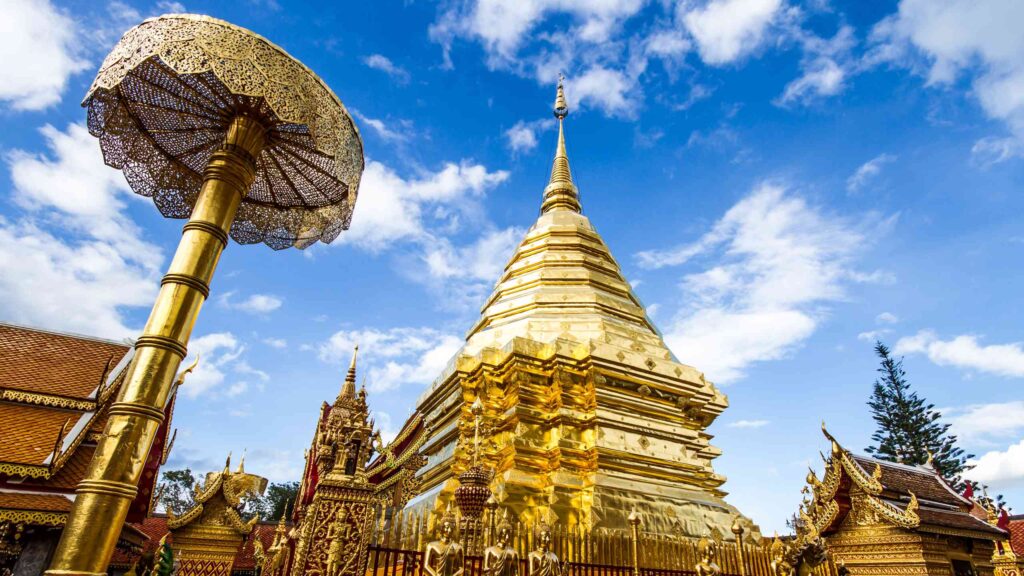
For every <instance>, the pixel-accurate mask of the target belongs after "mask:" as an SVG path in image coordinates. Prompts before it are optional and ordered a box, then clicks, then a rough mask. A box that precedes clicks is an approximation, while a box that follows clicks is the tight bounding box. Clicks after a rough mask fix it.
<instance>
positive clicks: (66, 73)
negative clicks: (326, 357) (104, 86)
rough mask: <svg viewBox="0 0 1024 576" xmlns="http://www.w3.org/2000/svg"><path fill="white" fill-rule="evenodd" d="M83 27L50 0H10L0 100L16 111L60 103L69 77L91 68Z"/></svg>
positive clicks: (0, 32) (1, 31) (0, 36)
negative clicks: (83, 44)
mask: <svg viewBox="0 0 1024 576" xmlns="http://www.w3.org/2000/svg"><path fill="white" fill-rule="evenodd" d="M79 32H80V31H78V30H76V27H75V24H74V22H73V21H72V20H71V18H69V17H68V16H67V15H66V14H64V13H63V12H62V11H60V10H58V9H57V8H55V7H54V6H53V4H51V3H50V1H49V0H8V1H7V2H5V3H4V17H3V18H0V54H3V55H4V65H3V66H2V67H0V101H5V102H8V103H9V104H10V105H11V107H12V108H14V109H16V110H40V109H43V108H46V107H48V106H52V105H54V104H56V103H58V102H60V99H61V95H62V94H63V93H64V89H65V88H66V87H67V83H68V79H69V78H70V77H71V76H73V75H74V74H77V73H79V72H82V71H83V70H85V69H87V68H89V66H90V65H89V62H88V61H87V60H86V59H85V58H83V57H82V50H81V47H80V46H79V45H78V44H77V40H78V39H79V38H80V34H79Z"/></svg>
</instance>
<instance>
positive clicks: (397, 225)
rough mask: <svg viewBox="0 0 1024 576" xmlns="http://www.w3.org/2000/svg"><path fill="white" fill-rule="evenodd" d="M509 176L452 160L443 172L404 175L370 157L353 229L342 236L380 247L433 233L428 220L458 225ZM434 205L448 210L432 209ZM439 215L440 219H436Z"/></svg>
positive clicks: (368, 246)
mask: <svg viewBox="0 0 1024 576" xmlns="http://www.w3.org/2000/svg"><path fill="white" fill-rule="evenodd" d="M508 176H509V173H508V172H507V171H505V170H497V171H494V172H491V171H489V170H488V169H487V168H486V167H484V166H483V165H481V164H473V163H471V162H468V161H463V162H461V163H459V164H455V163H452V162H449V163H447V164H445V165H444V167H443V168H442V169H441V170H439V171H437V172H427V173H424V174H422V175H421V176H420V177H419V178H411V179H404V178H402V177H400V176H399V175H398V174H396V173H395V172H394V171H393V170H391V169H390V168H388V167H387V166H385V165H384V164H381V163H380V162H375V161H373V160H371V161H369V162H367V163H366V170H365V172H364V173H363V180H362V184H361V185H360V194H359V206H358V207H357V208H356V210H355V213H354V215H353V217H352V227H351V228H350V229H349V231H348V232H346V233H345V234H342V235H341V236H340V237H339V240H340V241H341V243H347V244H355V245H357V246H360V247H362V248H365V249H368V250H374V251H377V250H382V249H384V248H386V247H387V246H389V245H391V244H392V243H394V242H398V241H403V240H406V241H408V240H414V241H415V240H423V239H425V238H428V237H431V235H430V233H429V231H428V230H427V228H428V222H427V221H428V220H429V221H430V224H436V225H438V226H441V227H446V228H452V227H457V224H458V221H457V219H458V210H459V209H460V208H465V207H466V206H470V205H475V204H477V203H478V201H479V199H480V198H481V197H483V196H484V194H486V192H487V191H488V190H490V189H492V188H494V187H495V186H497V185H498V184H501V183H502V182H504V181H505V180H507V179H508ZM460 204H461V205H462V206H460ZM430 208H442V209H443V210H441V211H434V212H428V209H430ZM438 214H440V215H441V217H440V218H438V217H435V216H436V215H438Z"/></svg>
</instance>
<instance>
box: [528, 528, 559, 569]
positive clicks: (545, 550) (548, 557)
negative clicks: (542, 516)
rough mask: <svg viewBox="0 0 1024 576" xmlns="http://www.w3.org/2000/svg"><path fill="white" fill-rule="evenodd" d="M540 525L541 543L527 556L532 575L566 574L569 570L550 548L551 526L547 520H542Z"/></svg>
mask: <svg viewBox="0 0 1024 576" xmlns="http://www.w3.org/2000/svg"><path fill="white" fill-rule="evenodd" d="M540 526H541V527H540V539H539V540H540V545H539V546H538V548H537V549H536V550H534V551H533V552H530V555H529V556H528V557H527V560H528V561H529V564H530V576H566V575H567V574H568V573H569V571H568V570H567V569H566V567H565V566H564V565H563V564H562V563H561V562H560V561H559V560H558V556H557V555H556V554H555V553H554V552H552V551H551V550H550V549H549V547H550V546H551V527H550V526H548V524H547V523H546V522H541V525H540Z"/></svg>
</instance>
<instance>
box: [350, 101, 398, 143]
mask: <svg viewBox="0 0 1024 576" xmlns="http://www.w3.org/2000/svg"><path fill="white" fill-rule="evenodd" d="M349 112H351V113H352V115H353V116H355V117H356V118H357V119H358V120H359V122H361V123H362V124H365V125H366V126H369V127H370V128H372V129H373V131H374V132H375V133H376V134H377V135H378V136H380V138H381V140H385V141H387V142H405V141H406V140H408V139H409V136H408V133H407V132H397V131H395V130H392V129H391V128H389V127H388V125H387V124H385V123H384V121H383V120H379V119H377V118H370V117H369V116H364V115H363V114H362V113H361V112H359V111H358V110H356V109H355V108H349ZM402 124H404V128H406V129H407V128H408V123H405V122H403V123H402Z"/></svg>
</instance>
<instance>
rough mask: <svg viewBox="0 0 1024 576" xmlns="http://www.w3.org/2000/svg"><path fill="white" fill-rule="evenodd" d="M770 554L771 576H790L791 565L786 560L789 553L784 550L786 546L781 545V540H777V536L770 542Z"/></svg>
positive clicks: (791, 572) (791, 571)
mask: <svg viewBox="0 0 1024 576" xmlns="http://www.w3.org/2000/svg"><path fill="white" fill-rule="evenodd" d="M770 552H771V558H772V561H771V564H770V565H769V566H770V567H771V569H772V575H773V576H792V574H793V565H792V564H791V563H790V562H789V560H788V559H787V558H786V556H787V555H788V552H789V551H788V550H787V549H786V545H785V544H783V543H782V540H779V537H778V536H776V537H775V540H774V541H773V542H772V547H771V551H770Z"/></svg>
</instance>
